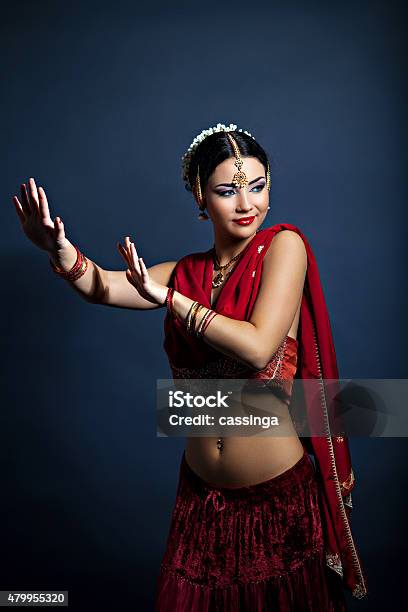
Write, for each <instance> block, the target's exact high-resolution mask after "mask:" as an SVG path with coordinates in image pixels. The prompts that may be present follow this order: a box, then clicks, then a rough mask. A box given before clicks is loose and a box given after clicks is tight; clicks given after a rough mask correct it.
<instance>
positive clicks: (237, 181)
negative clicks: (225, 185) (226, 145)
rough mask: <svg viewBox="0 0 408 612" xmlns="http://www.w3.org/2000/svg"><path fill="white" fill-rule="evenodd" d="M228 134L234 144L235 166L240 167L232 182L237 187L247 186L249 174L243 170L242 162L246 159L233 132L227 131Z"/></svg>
mask: <svg viewBox="0 0 408 612" xmlns="http://www.w3.org/2000/svg"><path fill="white" fill-rule="evenodd" d="M227 136H228V138H229V141H230V143H231V145H232V148H233V149H234V155H235V161H234V166H236V167H237V168H238V170H237V172H236V173H235V174H234V176H233V177H232V184H233V185H235V187H246V186H247V185H248V182H249V181H248V177H247V175H246V174H245V172H244V171H243V170H242V164H243V163H244V161H243V159H242V157H241V153H240V152H239V148H238V145H237V143H236V141H235V138H233V137H232V136H231V134H228V133H227Z"/></svg>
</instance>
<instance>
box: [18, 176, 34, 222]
mask: <svg viewBox="0 0 408 612" xmlns="http://www.w3.org/2000/svg"><path fill="white" fill-rule="evenodd" d="M20 190H21V206H22V208H23V211H24V213H25V214H26V215H27V217H29V216H30V215H31V206H30V200H29V199H28V193H27V185H26V184H25V183H22V184H21V186H20Z"/></svg>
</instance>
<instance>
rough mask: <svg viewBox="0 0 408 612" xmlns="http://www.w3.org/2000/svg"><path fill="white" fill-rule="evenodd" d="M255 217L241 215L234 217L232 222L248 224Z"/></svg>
mask: <svg viewBox="0 0 408 612" xmlns="http://www.w3.org/2000/svg"><path fill="white" fill-rule="evenodd" d="M254 219H255V217H254V216H253V217H241V218H240V219H234V223H238V225H250V224H251V223H252V221H253V220H254Z"/></svg>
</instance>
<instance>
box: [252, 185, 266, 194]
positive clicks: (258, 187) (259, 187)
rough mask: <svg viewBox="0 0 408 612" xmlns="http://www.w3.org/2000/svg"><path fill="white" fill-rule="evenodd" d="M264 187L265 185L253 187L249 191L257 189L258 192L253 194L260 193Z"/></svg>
mask: <svg viewBox="0 0 408 612" xmlns="http://www.w3.org/2000/svg"><path fill="white" fill-rule="evenodd" d="M264 187H265V183H264V184H263V185H255V187H254V188H253V189H251V191H253V190H254V189H259V191H255V193H260V192H261V191H262V189H263V188H264Z"/></svg>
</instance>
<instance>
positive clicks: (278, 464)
mask: <svg viewBox="0 0 408 612" xmlns="http://www.w3.org/2000/svg"><path fill="white" fill-rule="evenodd" d="M299 314H300V304H299V308H298V311H297V313H296V317H295V319H294V321H293V325H292V326H291V329H290V330H289V334H288V337H287V341H288V344H289V349H290V352H291V360H292V364H291V366H294V367H292V373H294V371H295V370H296V365H295V362H296V356H295V355H294V354H295V353H296V352H297V341H296V339H295V338H296V333H297V327H298V321H299ZM285 354H286V353H285ZM293 358H294V359H293ZM288 371H290V369H289V368H288ZM262 401H265V402H266V403H267V404H265V409H266V410H267V409H269V411H270V412H271V413H273V415H276V416H278V419H279V435H277V434H275V433H274V434H273V435H271V434H270V433H268V432H267V431H266V432H265V431H264V432H263V433H262V429H259V430H258V431H257V432H255V433H254V435H251V436H242V437H223V438H222V439H221V440H222V445H220V443H218V444H217V442H219V440H220V438H216V437H189V438H187V443H186V449H185V458H186V461H187V463H188V465H189V466H190V467H191V469H192V470H193V471H194V472H195V473H196V474H198V476H200V477H201V478H203V479H204V480H205V481H207V482H209V483H211V484H213V485H215V486H218V487H231V488H235V487H243V486H249V485H253V484H257V483H259V482H263V481H265V480H268V479H270V478H274V477H275V476H278V475H279V474H281V473H283V472H285V471H286V470H288V469H289V468H291V467H292V466H293V465H295V463H297V461H299V459H301V457H302V456H303V452H304V449H303V445H302V443H301V441H300V439H299V437H298V435H297V432H296V430H295V428H294V426H293V422H292V419H291V416H290V412H289V408H288V405H287V403H285V401H283V400H282V399H280V398H278V397H277V396H275V395H266V396H265V398H264V400H262ZM271 402H272V403H273V404H271ZM257 406H260V408H262V405H261V404H260V403H259V399H257ZM242 414H245V412H244V410H243V412H242Z"/></svg>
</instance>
